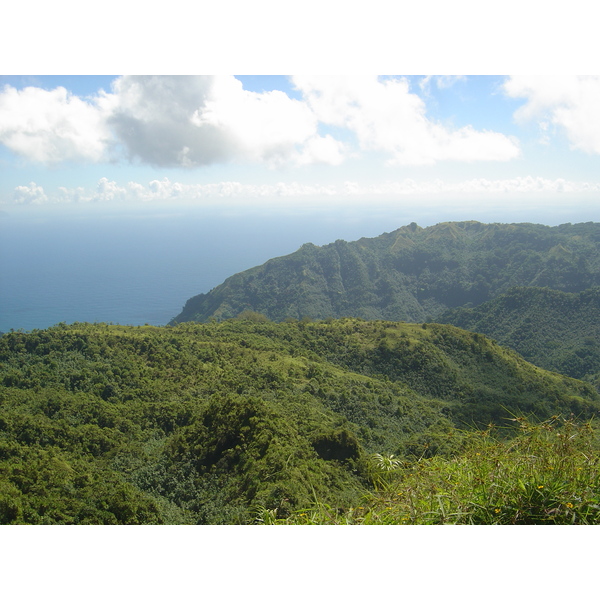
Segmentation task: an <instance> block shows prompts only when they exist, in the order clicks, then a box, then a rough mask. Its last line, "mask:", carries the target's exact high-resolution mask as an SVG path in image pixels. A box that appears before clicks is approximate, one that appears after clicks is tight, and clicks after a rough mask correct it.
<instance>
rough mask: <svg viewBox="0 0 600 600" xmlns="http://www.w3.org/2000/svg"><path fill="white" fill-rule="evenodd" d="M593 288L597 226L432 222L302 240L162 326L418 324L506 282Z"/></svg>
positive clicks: (598, 267) (491, 293) (598, 275)
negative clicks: (261, 319)
mask: <svg viewBox="0 0 600 600" xmlns="http://www.w3.org/2000/svg"><path fill="white" fill-rule="evenodd" d="M598 285H600V224H599V223H580V224H574V225H572V224H565V225H560V226H557V227H548V226H544V225H533V224H530V223H521V224H510V225H508V224H489V225H486V224H482V223H478V222H475V221H468V222H457V223H440V224H438V225H435V226H432V227H427V228H421V227H419V226H418V225H416V224H414V223H413V224H411V225H409V226H406V227H401V228H400V229H397V230H396V231H393V232H391V233H384V234H383V235H380V236H378V237H376V238H362V239H360V240H358V241H355V242H345V241H342V240H338V241H336V242H334V243H332V244H328V245H325V246H321V247H318V246H315V245H313V244H305V245H304V246H302V247H301V248H300V249H299V250H298V251H296V252H294V253H293V254H290V255H288V256H284V257H279V258H274V259H272V260H269V261H267V262H266V263H265V264H263V265H261V266H257V267H254V268H252V269H249V270H247V271H244V272H242V273H238V274H236V275H233V276H232V277H229V278H228V279H227V280H225V281H224V282H223V283H222V284H221V285H219V286H217V287H216V288H214V289H213V290H211V291H210V292H208V293H206V294H200V295H198V296H195V297H193V298H191V299H189V300H188V301H187V303H186V304H185V306H184V308H183V310H182V312H181V313H180V314H179V315H178V316H176V317H175V318H174V319H173V320H172V324H174V323H178V322H184V321H199V322H207V321H209V320H211V319H216V320H222V319H227V318H231V317H235V316H236V315H238V314H240V313H241V312H243V311H244V310H252V311H256V312H259V313H262V314H264V315H266V316H267V317H269V318H270V319H272V320H274V321H283V320H285V319H289V318H295V319H301V318H303V317H311V318H316V319H324V318H340V317H345V316H353V317H360V318H364V319H384V320H393V321H409V322H423V321H426V320H435V319H436V318H437V317H438V316H439V315H441V314H442V313H443V312H444V311H445V310H447V309H450V308H456V307H460V306H464V305H474V306H476V305H479V304H481V303H483V302H486V301H489V300H491V299H493V298H495V297H497V296H498V295H500V294H502V293H506V292H507V291H508V290H509V289H511V288H512V287H515V286H537V287H548V288H551V289H556V290H560V291H563V292H569V293H576V292H581V291H583V290H585V289H588V288H591V287H594V286H598Z"/></svg>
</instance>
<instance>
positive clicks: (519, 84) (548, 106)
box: [503, 75, 600, 154]
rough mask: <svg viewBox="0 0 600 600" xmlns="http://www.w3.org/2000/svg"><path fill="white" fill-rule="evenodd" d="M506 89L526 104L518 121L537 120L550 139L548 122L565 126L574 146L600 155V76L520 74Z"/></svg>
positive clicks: (509, 82)
mask: <svg viewBox="0 0 600 600" xmlns="http://www.w3.org/2000/svg"><path fill="white" fill-rule="evenodd" d="M503 89H504V92H505V93H506V94H507V95H508V96H510V97H512V98H524V99H525V100H526V103H525V104H524V105H523V106H521V107H520V108H519V109H517V111H516V112H515V119H516V120H517V122H520V123H524V122H526V121H529V120H537V121H538V122H539V123H540V126H541V128H542V129H543V131H544V135H543V137H542V141H543V142H546V143H547V141H548V135H547V132H548V123H552V124H553V125H555V126H556V127H558V128H560V129H562V130H563V131H564V132H565V134H566V136H567V138H568V140H569V142H570V143H571V146H572V148H574V149H578V150H582V151H584V152H587V153H589V154H600V76H560V75H554V76H538V77H530V76H516V77H510V78H509V79H507V81H506V82H505V83H504V86H503Z"/></svg>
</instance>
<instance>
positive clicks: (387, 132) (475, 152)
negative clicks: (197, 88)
mask: <svg viewBox="0 0 600 600" xmlns="http://www.w3.org/2000/svg"><path fill="white" fill-rule="evenodd" d="M293 82H294V84H295V86H296V87H297V88H298V89H299V90H300V91H301V92H302V94H303V95H304V98H305V99H306V101H307V103H308V105H309V106H310V107H311V109H312V110H313V111H314V113H315V115H316V116H317V118H318V119H319V120H320V121H321V122H323V123H326V124H329V125H333V126H336V127H343V128H347V129H349V130H351V131H352V132H354V134H355V135H356V137H357V139H358V142H359V145H360V147H361V148H362V149H363V150H366V151H370V150H373V151H379V152H383V153H386V154H388V155H389V156H390V159H389V163H390V164H399V165H427V164H434V163H436V162H438V161H441V160H456V161H480V160H497V161H506V160H510V159H513V158H515V157H517V156H518V155H519V147H518V145H517V143H516V142H515V141H514V140H512V139H510V138H508V137H507V136H505V135H503V134H501V133H497V132H493V131H477V130H475V129H474V128H472V127H470V126H468V127H462V128H460V129H454V130H452V129H448V128H447V127H445V126H443V125H441V124H440V123H436V122H434V121H432V120H430V119H428V117H427V115H426V106H425V103H424V102H423V100H422V99H421V98H420V97H419V96H418V95H417V94H414V93H412V92H411V91H410V87H409V82H408V80H407V79H405V78H397V79H384V80H380V79H378V78H377V77H369V76H362V77H360V76H352V77H324V76H317V77H294V78H293Z"/></svg>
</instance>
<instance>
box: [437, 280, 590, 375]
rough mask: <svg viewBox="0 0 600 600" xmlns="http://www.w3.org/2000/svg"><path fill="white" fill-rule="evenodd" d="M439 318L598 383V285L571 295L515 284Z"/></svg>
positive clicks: (536, 361) (544, 365)
mask: <svg viewBox="0 0 600 600" xmlns="http://www.w3.org/2000/svg"><path fill="white" fill-rule="evenodd" d="M438 321H439V322H441V323H452V324H453V325H456V326H457V327H462V328H464V329H468V330H470V331H477V332H479V333H483V334H485V335H487V336H490V337H492V338H494V339H495V340H496V341H498V342H499V343H500V344H502V345H504V346H508V347H510V348H512V349H513V350H516V351H517V352H519V353H520V354H521V355H522V356H524V357H525V358H526V359H527V360H529V361H531V362H533V363H534V364H536V365H538V366H540V367H542V368H544V369H549V370H551V371H558V372H559V373H563V374H565V375H568V376H569V377H576V378H577V379H586V380H588V381H591V382H593V383H595V384H596V386H599V385H600V288H592V289H589V290H585V291H583V292H579V293H577V294H570V293H566V292H560V291H557V290H550V289H548V288H536V287H530V288H514V289H512V290H510V291H509V292H508V293H506V294H502V295H500V296H498V297H497V298H495V299H494V300H490V301H489V302H485V303H484V304H481V305H480V306H477V307H474V308H456V309H452V310H449V311H447V312H445V313H444V314H442V315H441V316H440V317H439V318H438Z"/></svg>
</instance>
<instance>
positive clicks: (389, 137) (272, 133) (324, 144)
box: [0, 76, 566, 168]
mask: <svg viewBox="0 0 600 600" xmlns="http://www.w3.org/2000/svg"><path fill="white" fill-rule="evenodd" d="M293 84H294V85H295V87H296V88H297V90H299V91H300V92H301V94H302V99H301V100H296V99H294V98H291V97H290V96H288V95H287V94H285V93H284V92H281V91H276V90H274V91H268V92H262V93H257V92H251V91H248V90H246V89H244V88H243V85H242V83H241V82H240V81H239V80H238V79H236V78H234V77H232V76H147V77H146V76H124V77H119V78H117V79H116V80H115V81H114V82H113V84H112V88H111V90H110V92H104V91H101V92H99V93H98V94H97V95H95V96H93V97H89V98H80V97H77V96H74V95H71V94H70V93H69V92H67V90H65V89H64V88H61V87H59V88H56V89H54V90H50V91H47V90H43V89H40V88H35V87H28V88H24V89H22V90H17V89H15V88H13V87H11V86H5V87H4V88H3V90H2V91H0V143H2V144H4V145H5V146H6V147H7V148H9V149H10V150H11V151H13V152H14V153H16V154H18V155H20V156H22V157H24V158H26V159H29V160H31V161H35V162H39V163H42V164H46V165H55V164H59V163H62V162H66V161H79V162H87V163H102V162H110V161H112V162H116V161H119V160H122V159H123V158H126V159H127V160H129V161H130V162H133V163H136V162H137V163H140V164H148V165H152V166H158V167H190V168H193V167H202V166H205V165H210V164H215V163H244V164H263V165H266V166H268V167H282V166H287V165H289V166H305V165H311V164H328V165H339V164H341V163H342V162H344V161H345V160H347V159H348V158H349V157H351V156H355V155H356V153H357V152H358V153H366V152H378V153H381V154H382V155H383V157H384V160H385V161H386V162H387V163H388V164H391V165H428V164H434V163H436V162H438V161H467V162H470V161H507V160H511V159H513V158H515V157H517V156H518V155H519V147H518V144H517V143H516V142H515V141H514V140H513V139H511V138H509V137H507V136H505V135H503V134H502V133H498V132H494V131H478V130H476V129H474V128H473V127H470V126H467V127H462V128H458V129H452V128H449V127H448V126H446V125H443V124H441V123H437V122H435V121H433V120H432V119H430V118H429V117H428V116H427V111H426V105H425V103H424V101H423V100H422V99H421V98H420V97H419V96H418V95H417V94H415V93H413V92H411V90H410V86H409V83H408V81H407V80H406V79H404V78H391V79H390V78H388V79H382V78H378V77H359V76H356V77H342V78H340V77H295V78H293ZM507 90H509V88H507ZM507 93H509V92H507ZM510 93H519V92H518V89H517V90H516V91H513V92H510ZM565 119H566V117H565ZM332 127H333V128H338V130H337V132H338V133H341V134H340V135H337V133H336V132H335V131H334V130H331V128H332ZM328 128H329V129H328ZM340 138H341V139H340Z"/></svg>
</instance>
